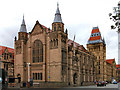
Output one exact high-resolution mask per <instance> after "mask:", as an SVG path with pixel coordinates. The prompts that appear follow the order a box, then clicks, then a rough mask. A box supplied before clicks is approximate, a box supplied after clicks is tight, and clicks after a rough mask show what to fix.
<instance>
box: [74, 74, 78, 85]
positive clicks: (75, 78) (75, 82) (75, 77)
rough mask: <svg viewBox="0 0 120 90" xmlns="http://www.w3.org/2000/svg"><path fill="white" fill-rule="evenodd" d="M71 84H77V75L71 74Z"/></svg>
mask: <svg viewBox="0 0 120 90" xmlns="http://www.w3.org/2000/svg"><path fill="white" fill-rule="evenodd" d="M73 83H74V84H77V73H74V74H73Z"/></svg>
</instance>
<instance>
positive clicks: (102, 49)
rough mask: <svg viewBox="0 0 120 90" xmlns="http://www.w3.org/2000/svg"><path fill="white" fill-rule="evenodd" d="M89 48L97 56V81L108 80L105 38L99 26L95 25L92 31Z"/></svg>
mask: <svg viewBox="0 0 120 90" xmlns="http://www.w3.org/2000/svg"><path fill="white" fill-rule="evenodd" d="M87 50H88V51H89V52H91V53H93V54H94V55H95V56H96V57H97V60H96V61H95V67H96V81H99V80H101V81H106V80H107V75H106V73H107V72H106V61H105V60H106V44H105V41H104V39H102V36H101V33H100V31H99V28H98V27H94V28H93V30H92V32H91V36H90V38H89V40H88V43H87Z"/></svg>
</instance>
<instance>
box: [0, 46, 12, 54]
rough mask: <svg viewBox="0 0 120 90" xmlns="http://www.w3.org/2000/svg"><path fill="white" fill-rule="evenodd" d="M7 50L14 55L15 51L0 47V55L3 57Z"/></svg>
mask: <svg viewBox="0 0 120 90" xmlns="http://www.w3.org/2000/svg"><path fill="white" fill-rule="evenodd" d="M6 49H7V50H8V52H9V53H13V55H14V49H12V48H9V47H5V46H0V55H2V54H3V53H4V51H5V50H6Z"/></svg>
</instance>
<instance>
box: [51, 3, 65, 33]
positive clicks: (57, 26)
mask: <svg viewBox="0 0 120 90" xmlns="http://www.w3.org/2000/svg"><path fill="white" fill-rule="evenodd" d="M52 30H53V31H63V32H64V23H63V22H62V18H61V14H60V10H59V4H58V3H57V10H56V13H55V18H54V21H53V23H52Z"/></svg>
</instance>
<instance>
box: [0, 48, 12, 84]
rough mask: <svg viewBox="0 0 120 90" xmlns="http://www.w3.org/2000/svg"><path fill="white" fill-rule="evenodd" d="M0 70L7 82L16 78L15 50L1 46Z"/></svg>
mask: <svg viewBox="0 0 120 90" xmlns="http://www.w3.org/2000/svg"><path fill="white" fill-rule="evenodd" d="M0 69H2V71H1V72H2V77H3V79H4V80H5V78H7V79H8V80H9V82H14V81H11V79H9V78H14V49H12V48H9V47H5V46H0Z"/></svg>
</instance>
